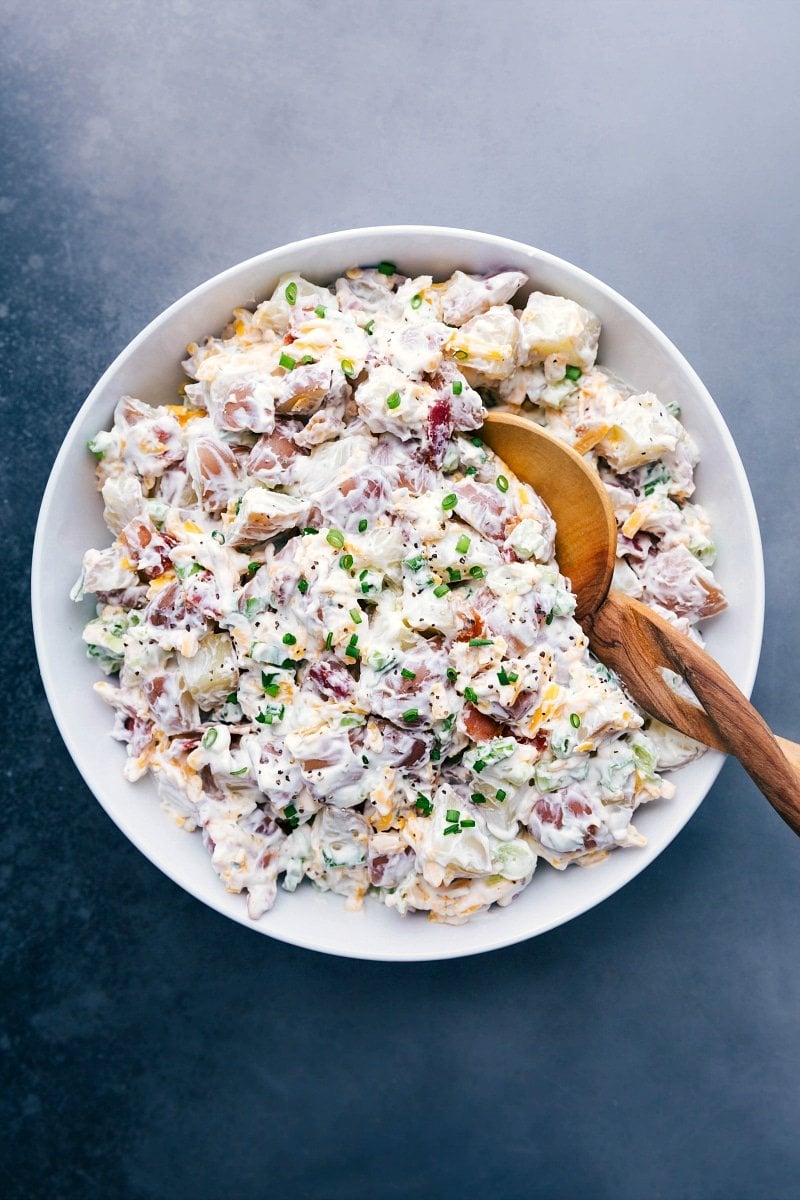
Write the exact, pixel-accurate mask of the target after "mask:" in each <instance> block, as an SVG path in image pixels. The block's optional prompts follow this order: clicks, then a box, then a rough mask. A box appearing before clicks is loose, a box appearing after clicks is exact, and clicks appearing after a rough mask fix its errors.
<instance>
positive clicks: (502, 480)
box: [495, 475, 508, 492]
mask: <svg viewBox="0 0 800 1200" xmlns="http://www.w3.org/2000/svg"><path fill="white" fill-rule="evenodd" d="M495 483H496V484H497V490H498V492H507V491H508V480H507V479H506V477H505V475H498V476H497V479H495Z"/></svg>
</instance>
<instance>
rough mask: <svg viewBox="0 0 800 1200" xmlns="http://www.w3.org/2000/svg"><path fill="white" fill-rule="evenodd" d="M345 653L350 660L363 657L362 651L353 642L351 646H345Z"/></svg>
mask: <svg viewBox="0 0 800 1200" xmlns="http://www.w3.org/2000/svg"><path fill="white" fill-rule="evenodd" d="M344 652H345V654H346V655H347V657H348V658H360V657H361V651H360V650H359V648H358V646H356V645H355V643H354V642H351V643H350V645H349V646H345V648H344Z"/></svg>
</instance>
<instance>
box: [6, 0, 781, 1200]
mask: <svg viewBox="0 0 800 1200" xmlns="http://www.w3.org/2000/svg"><path fill="white" fill-rule="evenodd" d="M0 20H1V21H2V31H1V32H2V36H1V37H0V55H2V60H3V73H4V78H3V102H4V105H5V116H4V120H3V136H4V139H5V147H4V150H3V153H2V158H1V159H0V171H2V181H1V183H0V229H1V230H2V240H3V255H2V284H1V285H0V334H1V335H2V386H1V387H0V391H2V405H3V425H2V428H3V459H4V467H3V475H4V483H5V485H6V486H5V488H4V497H3V513H2V516H3V542H2V545H3V567H4V587H3V594H4V614H3V615H4V621H3V624H4V636H3V639H2V653H3V676H2V689H1V691H0V694H2V703H3V706H4V708H6V709H7V716H8V718H9V721H8V725H7V728H6V731H5V733H4V734H3V755H2V764H3V776H4V779H5V781H6V782H5V788H4V791H3V798H2V800H3V808H2V812H3V818H2V836H1V838H0V847H1V848H2V870H3V880H4V889H5V898H4V901H3V907H2V927H3V963H4V965H3V983H2V1005H3V1008H4V1015H5V1020H4V1027H3V1032H2V1039H3V1040H2V1052H3V1064H4V1072H5V1079H6V1082H5V1085H4V1087H3V1089H2V1090H0V1102H2V1105H3V1107H4V1108H5V1110H6V1111H5V1114H4V1116H5V1120H4V1126H5V1134H4V1136H3V1139H2V1142H0V1154H2V1157H3V1159H4V1182H3V1183H2V1185H1V1186H0V1192H2V1194H3V1195H4V1196H8V1197H25V1198H27V1197H40V1196H41V1197H45V1196H46V1197H48V1198H53V1197H81V1198H83V1197H91V1198H94V1197H98V1198H100V1197H102V1198H106V1197H120V1198H124V1200H127V1198H128V1197H130V1198H132V1200H155V1198H160V1197H169V1198H170V1200H205V1198H206V1197H208V1198H210V1200H224V1198H227V1197H236V1198H239V1197H247V1198H248V1200H249V1198H255V1200H257V1198H260V1197H274V1198H276V1200H280V1198H283V1197H291V1198H293V1200H294V1198H295V1197H298V1198H300V1197H312V1196H314V1197H319V1198H321V1200H351V1198H352V1197H354V1196H363V1195H368V1194H378V1195H381V1196H385V1197H387V1198H392V1197H398V1198H402V1200H408V1198H418V1197H419V1198H425V1200H427V1198H430V1197H436V1198H437V1200H438V1198H440V1197H442V1198H445V1200H446V1198H449V1197H461V1196H463V1195H469V1196H473V1195H486V1196H500V1195H502V1196H504V1197H507V1198H508V1200H516V1198H517V1197H526V1198H528V1197H532V1196H533V1197H559V1198H560V1197H566V1198H571V1197H576V1196H586V1197H591V1198H595V1197H597V1198H601V1200H602V1198H606V1197H607V1198H609V1200H618V1198H631V1200H639V1198H649V1197H664V1198H665V1200H667V1198H668V1200H676V1198H677V1200H681V1198H684V1197H698V1198H702V1200H705V1198H712V1197H713V1198H716V1197H720V1198H722V1197H724V1198H725V1200H737V1198H742V1200H751V1198H752V1200H769V1198H772V1197H780V1198H786V1200H789V1198H794V1197H796V1196H797V1195H798V1194H799V1193H800V1178H799V1172H798V1168H800V1142H799V1140H798V1115H797V1114H798V1099H799V1097H798V1083H797V1080H798V1074H799V1072H800V1053H798V1050H799V1048H800V1033H799V1031H798V999H799V993H800V961H799V956H798V882H800V853H798V851H800V846H798V844H797V841H796V839H795V838H794V836H793V835H792V834H791V833H790V832H789V831H788V829H786V828H785V827H784V826H783V825H782V824H781V822H780V821H779V820H778V818H777V817H776V816H775V815H774V814H773V813H772V812H771V811H770V810H769V809H768V807H767V805H766V803H765V802H764V801H763V800H762V799H761V798H760V796H759V795H758V794H757V792H756V791H755V788H754V787H753V786H752V785H751V784H750V782H749V780H748V779H747V778H746V777H745V775H744V774H743V772H742V771H741V769H740V768H739V767H738V765H736V764H733V763H729V764H727V765H726V767H725V769H724V770H723V772H722V774H721V776H720V778H719V780H718V782H717V784H716V786H715V787H714V789H713V790H712V792H711V794H710V795H709V797H708V799H707V801H706V802H705V804H704V805H703V806H702V809H701V811H700V812H699V813H698V815H697V816H696V817H695V819H694V820H693V821H692V822H691V823H690V825H689V827H688V828H687V829H686V830H685V831H684V832H683V833H682V834H681V835H680V836H679V837H678V839H677V840H676V841H675V843H674V844H673V845H672V846H671V847H670V849H669V850H668V851H667V852H666V853H665V854H664V855H663V856H662V857H661V858H660V859H659V860H658V861H657V862H656V863H655V865H654V866H653V867H652V868H651V869H650V870H648V871H647V872H646V873H645V874H644V875H643V876H641V877H640V878H638V879H637V880H636V881H635V882H634V883H632V884H631V885H630V886H629V887H627V888H626V889H625V890H624V892H622V893H620V894H618V895H616V896H614V897H613V898H612V899H610V900H609V901H607V902H606V903H605V904H604V905H602V906H601V907H600V908H598V909H596V910H595V911H593V912H591V913H589V914H588V915H586V916H584V917H582V918H580V919H579V920H576V921H574V922H573V923H572V924H571V925H569V926H567V927H565V928H562V929H558V930H556V931H555V932H553V933H550V934H549V935H547V936H545V937H541V938H539V939H537V940H535V941H532V942H530V943H528V944H526V945H520V946H517V947H515V948H512V949H509V950H505V951H501V952H498V953H495V954H492V955H488V956H484V957H478V958H474V959H467V960H462V961H456V962H451V963H443V964H433V965H412V966H392V965H388V964H367V963H358V962H345V961H337V960H334V959H330V958H326V957H322V956H319V955H314V954H311V953H308V952H305V951H301V950H296V949H292V948H290V947H287V946H284V945H281V944H279V943H275V942H271V941H269V940H267V939H265V938H262V937H258V936H256V935H255V934H253V933H251V932H249V931H248V930H247V929H244V928H241V927H239V926H236V925H234V924H232V923H230V922H226V921H225V920H224V919H223V918H222V917H220V916H218V915H217V914H215V913H213V912H211V911H208V910H206V909H205V908H203V907H202V906H201V905H200V904H198V903H197V902H195V901H194V900H192V899H190V898H189V897H188V896H186V895H184V894H183V893H182V892H180V891H179V890H178V889H177V888H176V887H175V886H174V885H173V884H172V883H170V882H168V881H167V880H166V879H165V878H163V877H162V876H161V875H160V874H159V873H158V872H157V871H156V870H155V868H153V867H152V866H150V865H149V863H148V862H146V861H145V860H144V859H143V858H142V857H141V856H140V855H139V854H138V853H137V851H135V850H134V849H133V847H132V846H130V845H129V844H128V843H127V842H126V841H125V839H124V838H123V837H122V835H121V834H120V833H119V832H118V831H117V830H116V829H115V828H114V827H113V825H112V824H111V823H110V822H109V820H108V818H107V817H106V816H105V815H104V814H103V812H102V810H101V809H100V807H99V806H98V805H97V804H96V803H95V802H94V800H93V799H92V797H91V796H90V795H89V793H88V792H87V790H86V788H85V787H84V785H83V784H82V782H81V780H80V778H79V777H78V775H77V772H76V771H75V769H74V768H73V766H72V764H71V762H70V760H69V758H68V756H67V753H66V751H65V749H64V747H63V746H62V744H61V742H60V740H59V736H58V734H57V732H56V729H55V727H54V725H53V723H52V720H51V718H50V714H49V711H48V708H47V705H46V703H45V700H44V698H43V695H42V692H41V689H40V685H39V681H38V677H37V673H36V667H35V661H34V654H33V648H32V642H31V635H30V628H29V617H28V609H27V604H28V602H27V587H28V580H27V575H28V559H29V551H30V541H31V537H32V533H33V527H34V521H35V517H36V510H37V506H38V503H39V499H40V496H41V492H42V489H43V487H44V483H45V480H46V477H47V473H48V470H49V467H50V464H51V462H52V459H53V457H54V455H55V453H56V451H57V449H58V446H59V444H60V440H61V438H62V436H63V434H64V432H65V431H66V429H67V427H68V425H69V422H70V421H71V419H72V417H73V415H74V413H75V411H76V409H77V407H78V405H79V404H80V402H81V401H82V399H83V397H84V395H85V394H86V392H87V391H88V389H89V388H90V386H91V384H92V383H93V381H94V380H95V378H96V377H97V376H98V375H99V374H100V372H101V371H102V369H103V368H104V367H105V366H106V365H107V363H108V362H109V361H110V360H111V359H112V358H113V357H114V355H115V354H116V353H117V352H118V351H119V350H120V349H121V348H122V347H123V346H124V345H125V344H126V342H127V341H128V340H129V339H130V338H131V337H132V336H133V334H135V333H136V332H137V331H138V330H139V328H140V327H141V326H142V325H143V324H144V323H145V322H147V321H148V320H149V319H150V318H151V317H152V316H154V315H155V314H156V313H157V312H158V311H160V310H161V309H162V308H163V307H164V306H165V305H167V304H168V303H169V302H170V301H172V300H173V299H175V298H176V297H177V296H179V295H180V294H181V293H183V292H184V291H186V290H187V289H189V288H191V287H192V286H194V285H195V284H197V283H199V282H200V281H201V280H203V279H205V278H206V277H207V276H209V275H211V274H213V273H215V272H216V271H218V270H220V269H221V268H223V267H226V266H228V265H230V264H232V263H234V262H236V261H238V260H240V259H242V258H244V257H247V256H249V255H252V254H255V253H257V252H259V251H261V250H263V249H266V248H268V247H270V246H273V245H277V244H280V243H281V242H284V241H288V240H291V239H293V238H296V237H301V236H304V235H308V234H313V233H317V232H322V231H326V230H330V229H335V228H344V227H348V226H354V225H360V224H379V223H385V222H425V223H438V224H450V225H461V226H465V227H468V228H475V229H486V230H489V231H491V232H496V233H501V234H505V235H507V236H510V237H512V238H518V239H521V240H524V241H530V242H533V243H534V244H536V245H538V246H542V247H544V248H546V249H549V250H551V251H554V252H555V253H557V254H560V255H562V256H564V257H566V258H569V259H571V260H572V261H574V262H577V263H579V264H580V265H581V266H583V267H585V268H587V269H588V270H589V271H592V272H593V273H595V274H597V275H599V276H600V277H601V278H603V279H605V280H607V281H608V282H609V283H611V284H612V285H613V286H614V287H616V288H617V289H619V290H620V291H621V292H622V293H623V294H625V295H627V296H629V297H630V298H631V299H632V300H633V301H634V302H635V303H636V304H638V305H639V306H640V307H641V308H642V309H644V311H645V312H647V313H648V314H649V315H650V316H652V317H653V318H654V320H655V321H656V322H657V323H658V324H659V325H661V327H662V328H663V329H664V330H665V331H666V332H667V333H668V334H669V335H670V336H671V337H672V338H673V340H674V341H675V342H676V343H677V345H678V346H679V347H680V348H681V349H682V350H683V351H684V353H685V354H686V355H687V356H688V358H689V359H690V361H691V362H692V363H693V364H694V365H695V367H696V368H697V369H698V371H699V372H700V375H701V376H702V377H703V379H704V380H705V382H706V384H707V385H708V386H709V388H710V389H711V392H712V394H713V395H714V396H715V397H716V399H717V401H718V403H719V405H720V407H721V408H722V410H723V413H724V415H725V417H726V420H727V421H728V424H729V426H730V427H731V429H732V431H733V434H734V437H735V438H736V441H737V443H738V446H739V449H740V452H741V454H742V458H743V459H744V462H745V466H746V468H747V470H748V472H749V476H750V480H751V483H752V487H753V491H754V494H755V499H756V504H757V507H758V511H759V515H760V520H761V527H762V532H763V535H764V541H765V553H766V569H767V624H766V637H765V642H764V653H763V657H762V664H761V670H760V673H759V677H758V683H757V686H756V690H755V699H756V702H757V704H758V705H759V707H760V709H761V711H762V712H763V713H764V714H765V716H766V718H767V720H768V721H770V722H771V723H772V724H773V725H774V726H775V727H776V728H777V729H778V730H779V731H781V732H783V733H785V734H787V735H789V736H794V737H800V724H799V723H798V716H797V705H796V694H797V680H796V669H797V661H798V621H797V615H796V597H797V594H798V553H797V536H798V505H797V459H798V432H797V430H798V422H797V402H798V398H797V382H796V381H797V325H798V315H797V314H798V307H799V303H798V302H799V299H800V297H799V296H798V254H797V229H798V217H799V216H800V213H799V212H798V194H800V187H799V185H800V179H798V140H799V139H798V127H799V120H798V118H799V117H800V113H799V112H798V102H797V70H796V63H797V55H798V50H799V49H800V36H799V35H800V23H799V21H798V9H797V7H796V6H795V5H793V4H790V3H785V4H782V3H776V2H772V3H763V2H762V3H759V4H757V5H756V4H751V3H736V2H725V3H723V2H722V0H717V2H716V3H709V4H705V5H700V4H697V3H694V2H686V0H679V2H673V3H669V4H644V3H628V2H624V3H618V2H617V3H615V2H614V0H611V2H610V3H606V4H604V5H598V4H593V3H575V2H569V0H561V2H560V3H558V4H554V3H550V4H543V3H522V2H520V3H499V2H498V0H493V2H492V3H491V4H489V3H482V2H480V0H470V2H467V0H462V2H449V3H437V2H436V0H427V2H424V0H405V2H404V3H398V4H388V3H378V2H377V0H373V2H372V3H367V2H355V0H354V2H345V0H341V2H339V3H334V2H331V3H311V2H308V0H305V2H303V0H295V2H291V3H290V2H289V0H283V2H282V3H268V2H263V3H259V2H257V0H239V2H238V3H235V4H231V5H222V4H219V3H207V2H202V3H198V2H190V0H173V2H172V3H168V2H165V3H155V2H143V0H126V2H125V3H120V2H119V0H114V2H110V0H105V2H103V3H100V2H96V3H77V4H73V5H62V4H59V3H57V2H56V0H39V2H38V3H31V0H26V2H25V3H21V2H19V3H12V2H10V0H6V4H5V5H4V6H3V14H2V17H0ZM731 549H732V548H728V552H731Z"/></svg>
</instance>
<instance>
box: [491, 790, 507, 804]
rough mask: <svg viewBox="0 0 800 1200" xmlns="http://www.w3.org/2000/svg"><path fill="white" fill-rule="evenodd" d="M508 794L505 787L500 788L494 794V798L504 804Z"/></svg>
mask: <svg viewBox="0 0 800 1200" xmlns="http://www.w3.org/2000/svg"><path fill="white" fill-rule="evenodd" d="M507 795H508V793H507V792H506V790H505V788H498V789H497V791H496V792H495V794H494V798H495V800H499V801H500V803H501V804H502V803H503V801H504V800H505V798H506V796H507Z"/></svg>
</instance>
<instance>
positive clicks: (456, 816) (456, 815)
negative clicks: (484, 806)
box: [444, 808, 461, 825]
mask: <svg viewBox="0 0 800 1200" xmlns="http://www.w3.org/2000/svg"><path fill="white" fill-rule="evenodd" d="M444 819H445V821H448V822H449V823H450V824H451V825H452V823H453V821H460V820H461V813H460V812H459V811H458V809H457V808H448V810H447V812H446V813H445V814H444Z"/></svg>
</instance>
